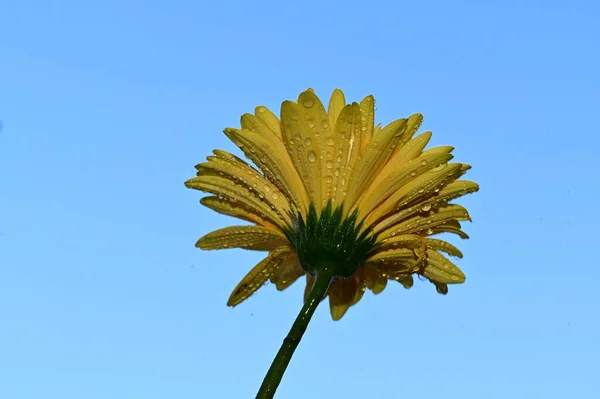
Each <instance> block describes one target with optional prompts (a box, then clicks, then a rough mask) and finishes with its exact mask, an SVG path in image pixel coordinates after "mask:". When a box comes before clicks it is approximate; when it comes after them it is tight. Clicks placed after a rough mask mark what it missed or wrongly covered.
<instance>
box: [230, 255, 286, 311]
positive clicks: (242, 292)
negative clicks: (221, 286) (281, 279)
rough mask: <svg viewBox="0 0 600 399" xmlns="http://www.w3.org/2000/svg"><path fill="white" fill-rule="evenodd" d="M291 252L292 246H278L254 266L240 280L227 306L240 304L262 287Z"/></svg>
mask: <svg viewBox="0 0 600 399" xmlns="http://www.w3.org/2000/svg"><path fill="white" fill-rule="evenodd" d="M290 253H292V248H290V247H281V248H277V249H276V250H274V251H273V252H271V253H270V254H269V255H268V256H267V257H266V258H265V259H263V260H262V261H261V262H260V263H258V264H257V265H256V266H254V268H253V269H252V270H250V273H248V274H247V275H246V277H244V278H243V279H242V281H240V283H239V284H238V285H237V287H235V289H234V290H233V292H232V294H231V296H230V297H229V300H228V301H227V306H236V305H239V304H240V303H241V302H243V301H244V300H246V299H247V298H248V297H249V296H250V295H252V294H254V293H255V292H256V290H258V289H259V288H260V287H262V286H263V284H264V283H266V282H267V280H268V279H269V277H271V275H272V274H273V273H275V272H276V271H277V269H278V268H279V266H281V264H282V263H283V261H284V260H285V258H286V257H287V256H289V254H290Z"/></svg>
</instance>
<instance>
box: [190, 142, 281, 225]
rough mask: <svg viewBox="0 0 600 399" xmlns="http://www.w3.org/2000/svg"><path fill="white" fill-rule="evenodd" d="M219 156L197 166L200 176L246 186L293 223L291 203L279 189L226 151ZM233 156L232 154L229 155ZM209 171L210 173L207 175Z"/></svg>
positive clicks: (210, 157)
mask: <svg viewBox="0 0 600 399" xmlns="http://www.w3.org/2000/svg"><path fill="white" fill-rule="evenodd" d="M215 153H216V154H218V155H217V156H209V157H207V159H208V162H204V163H201V164H199V165H196V169H198V175H199V176H200V175H203V174H211V175H218V176H223V177H227V178H229V180H232V181H234V183H235V184H238V185H241V186H244V187H245V188H247V189H248V190H249V191H251V192H252V193H253V194H254V195H255V196H257V197H258V198H259V199H260V200H261V202H266V204H267V205H268V206H269V208H271V209H272V210H273V211H275V212H276V213H277V214H279V215H280V216H281V219H283V220H285V221H286V222H287V223H288V224H289V223H291V221H290V218H289V214H290V210H291V209H290V203H289V201H288V199H287V197H285V195H284V194H283V193H282V192H281V191H280V190H279V188H278V187H277V186H276V185H274V184H273V183H271V181H269V180H268V179H266V178H265V177H264V176H263V175H262V174H261V173H260V172H258V171H257V170H256V169H254V168H253V167H251V166H250V165H248V164H246V163H241V162H239V161H238V159H237V158H235V157H233V156H232V157H228V156H227V155H228V154H227V153H226V152H225V151H219V152H216V151H215ZM229 155H231V154H229ZM205 170H209V171H210V173H206V172H205Z"/></svg>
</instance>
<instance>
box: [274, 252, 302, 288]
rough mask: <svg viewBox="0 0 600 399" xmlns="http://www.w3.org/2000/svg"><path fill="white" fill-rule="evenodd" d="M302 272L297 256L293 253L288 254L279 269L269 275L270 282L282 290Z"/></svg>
mask: <svg viewBox="0 0 600 399" xmlns="http://www.w3.org/2000/svg"><path fill="white" fill-rule="evenodd" d="M304 274H305V272H304V270H303V269H302V267H300V262H299V261H298V256H296V254H295V253H294V254H290V256H288V257H287V258H286V259H285V261H284V262H283V263H282V264H281V266H280V267H279V270H278V271H277V272H276V273H275V274H273V275H272V276H271V282H272V283H273V284H275V287H276V288H277V290H279V291H283V290H284V289H286V288H288V287H289V286H290V285H292V284H293V283H294V282H295V281H296V280H298V279H299V278H300V277H302V276H303V275H304Z"/></svg>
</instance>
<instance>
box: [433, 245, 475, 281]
mask: <svg viewBox="0 0 600 399" xmlns="http://www.w3.org/2000/svg"><path fill="white" fill-rule="evenodd" d="M423 275H424V276H425V277H427V278H428V279H430V280H432V281H436V282H438V283H444V284H459V283H463V282H464V281H465V275H464V273H463V272H462V271H461V270H460V269H459V268H458V267H457V266H456V265H455V264H454V263H452V262H450V261H449V260H448V259H447V258H446V257H445V256H444V255H442V254H440V253H439V252H437V251H434V250H428V251H427V265H426V266H425V268H424V269H423Z"/></svg>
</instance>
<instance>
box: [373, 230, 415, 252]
mask: <svg viewBox="0 0 600 399" xmlns="http://www.w3.org/2000/svg"><path fill="white" fill-rule="evenodd" d="M423 243H424V242H423V238H422V237H420V236H418V235H416V234H404V235H400V236H394V237H390V238H387V239H385V240H383V241H381V244H380V247H378V250H383V251H385V250H388V249H392V248H411V249H412V248H420V247H421V246H423Z"/></svg>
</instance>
